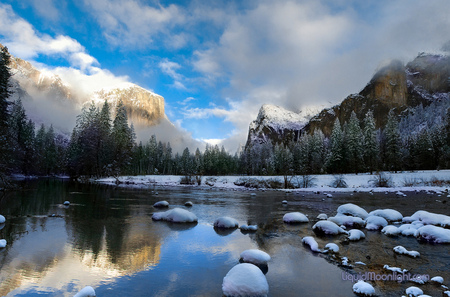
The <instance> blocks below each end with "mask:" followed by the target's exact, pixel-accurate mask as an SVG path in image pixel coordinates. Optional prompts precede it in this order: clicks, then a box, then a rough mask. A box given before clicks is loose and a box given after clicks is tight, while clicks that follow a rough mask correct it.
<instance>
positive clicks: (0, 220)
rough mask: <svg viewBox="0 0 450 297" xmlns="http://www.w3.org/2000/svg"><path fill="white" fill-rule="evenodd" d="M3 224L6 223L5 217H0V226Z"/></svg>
mask: <svg viewBox="0 0 450 297" xmlns="http://www.w3.org/2000/svg"><path fill="white" fill-rule="evenodd" d="M4 222H6V219H5V217H4V216H2V215H0V224H3V223H4Z"/></svg>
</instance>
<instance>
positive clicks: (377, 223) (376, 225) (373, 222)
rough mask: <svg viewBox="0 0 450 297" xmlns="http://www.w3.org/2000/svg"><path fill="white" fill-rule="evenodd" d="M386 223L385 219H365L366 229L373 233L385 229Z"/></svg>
mask: <svg viewBox="0 0 450 297" xmlns="http://www.w3.org/2000/svg"><path fill="white" fill-rule="evenodd" d="M387 224H388V222H387V221H386V219H385V218H382V217H379V216H369V217H367V219H366V229H367V230H371V231H375V230H379V229H381V228H384V227H386V226H387Z"/></svg>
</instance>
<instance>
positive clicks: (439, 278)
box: [430, 276, 444, 285]
mask: <svg viewBox="0 0 450 297" xmlns="http://www.w3.org/2000/svg"><path fill="white" fill-rule="evenodd" d="M430 281H432V282H435V283H438V284H441V285H442V284H443V283H444V278H443V277H442V276H435V277H432V278H431V279H430Z"/></svg>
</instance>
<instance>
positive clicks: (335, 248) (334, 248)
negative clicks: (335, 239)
mask: <svg viewBox="0 0 450 297" xmlns="http://www.w3.org/2000/svg"><path fill="white" fill-rule="evenodd" d="M324 249H325V250H326V251H329V252H333V253H339V246H338V245H337V244H335V243H332V242H330V243H327V244H326V245H325V248H324Z"/></svg>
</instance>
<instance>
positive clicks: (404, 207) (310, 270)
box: [0, 180, 450, 297]
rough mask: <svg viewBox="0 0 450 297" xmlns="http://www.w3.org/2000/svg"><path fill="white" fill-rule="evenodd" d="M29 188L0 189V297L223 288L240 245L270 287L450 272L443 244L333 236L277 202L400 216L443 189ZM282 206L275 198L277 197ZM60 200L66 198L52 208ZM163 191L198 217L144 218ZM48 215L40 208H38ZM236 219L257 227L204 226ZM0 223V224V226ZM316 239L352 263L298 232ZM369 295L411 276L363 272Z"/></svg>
mask: <svg viewBox="0 0 450 297" xmlns="http://www.w3.org/2000/svg"><path fill="white" fill-rule="evenodd" d="M28 186H29V189H28V190H24V191H18V192H13V193H7V194H5V195H3V196H0V199H1V200H0V214H3V215H5V216H6V218H7V222H6V224H5V225H4V226H3V228H2V229H1V230H0V238H4V239H6V240H7V241H8V245H7V247H6V248H5V249H2V250H0V296H73V295H74V294H75V293H76V292H78V290H80V289H81V288H83V287H84V286H87V285H90V286H92V287H94V289H95V291H96V293H97V296H100V297H104V296H222V289H221V287H222V280H223V277H224V276H225V275H226V274H227V272H228V271H229V270H230V269H231V268H232V267H233V266H234V265H236V264H238V263H239V255H240V253H241V252H242V251H244V250H246V249H250V248H258V249H261V250H263V251H266V252H267V253H269V254H270V255H271V257H272V260H271V262H269V271H268V273H267V274H266V277H267V281H268V283H269V290H270V296H354V294H353V293H352V285H353V283H352V282H350V281H348V280H343V279H342V278H343V273H346V272H348V273H358V272H362V273H364V272H366V271H373V272H377V273H386V271H383V269H382V266H383V265H384V264H388V265H390V266H397V267H401V268H407V269H409V270H410V271H411V272H412V273H420V274H429V275H430V276H431V277H432V276H436V275H440V276H443V277H444V279H445V281H446V283H447V285H448V281H449V280H450V273H449V271H450V254H449V246H448V245H431V244H422V243H419V242H418V241H417V240H416V239H414V238H410V237H395V238H391V237H387V236H384V235H382V234H380V233H379V232H368V231H366V230H364V232H365V233H366V239H365V240H362V241H359V242H352V243H350V244H347V243H346V242H345V241H344V239H345V236H341V237H317V236H315V235H314V233H313V232H312V231H311V226H312V225H313V224H314V222H311V223H308V224H303V225H297V226H292V225H285V224H284V223H283V222H282V217H283V215H284V214H285V213H286V212H290V211H301V212H303V213H305V214H307V215H309V217H310V218H315V217H316V216H317V215H318V214H319V213H327V214H328V215H334V214H335V213H336V209H337V207H338V206H339V205H340V204H343V203H347V202H353V203H356V204H358V205H360V206H362V207H364V208H365V209H366V210H367V211H371V210H374V209H377V208H394V209H397V210H399V211H400V212H401V213H402V214H403V215H405V216H406V215H411V214H412V213H414V212H415V211H416V210H419V209H424V210H428V211H432V212H437V213H443V214H447V215H448V214H449V213H450V207H449V205H450V203H443V202H442V201H445V200H446V199H447V200H448V198H443V197H445V196H443V197H438V196H437V195H436V194H423V193H422V194H415V193H408V196H407V197H396V196H395V194H387V195H386V194H375V195H371V194H368V193H354V194H353V193H351V194H350V193H347V194H333V198H325V196H324V195H323V193H321V194H314V193H303V194H302V193H290V194H286V193H284V192H278V191H267V192H260V191H259V192H256V193H257V195H256V196H252V195H250V193H251V192H249V191H223V190H214V189H210V190H208V189H202V190H198V189H195V188H170V189H169V188H147V189H126V188H117V187H112V186H104V185H82V184H72V183H69V182H64V181H60V180H40V181H34V182H30V183H29V184H28ZM285 199H286V200H288V201H289V204H288V205H282V204H281V201H282V200H285ZM65 200H69V201H70V202H71V204H70V206H68V207H66V206H63V204H62V203H63V202H64V201H65ZM160 200H167V201H168V202H169V203H170V205H171V206H170V207H171V208H172V207H183V208H184V203H185V202H186V201H192V202H193V203H194V206H193V207H192V208H190V211H192V212H193V213H195V214H196V215H197V217H198V218H199V222H198V224H196V225H179V224H169V223H165V222H154V221H152V219H151V216H152V214H153V213H154V212H157V211H159V210H156V209H154V208H153V206H152V205H153V204H154V203H155V202H157V201H160ZM53 214H54V215H55V216H54V217H49V215H50V216H51V215H53ZM225 215H227V216H232V217H234V218H236V219H237V220H238V221H239V223H240V224H258V226H259V230H258V232H256V233H251V234H243V233H241V232H240V231H239V230H235V231H234V232H227V233H217V232H216V231H215V230H214V228H213V227H212V224H213V222H214V220H215V219H216V218H218V217H220V216H225ZM0 228H1V227H0ZM307 235H313V236H315V237H316V239H317V241H318V243H319V247H321V248H323V246H324V245H325V244H326V243H328V242H335V243H337V244H338V245H339V247H340V256H347V257H348V258H349V259H350V261H351V262H353V263H354V262H356V261H363V262H364V263H366V264H367V265H365V266H363V265H354V268H353V269H348V268H343V267H339V266H338V265H337V263H335V262H334V261H333V260H331V259H329V258H327V256H325V255H322V254H315V253H312V252H311V251H309V250H308V249H307V248H306V247H304V246H303V245H302V243H301V238H302V237H303V236H307ZM397 245H403V246H405V247H406V248H407V249H408V250H416V251H419V252H420V253H421V257H420V258H418V259H412V258H409V257H406V256H398V255H397V256H396V255H394V254H393V252H392V248H393V247H394V246H397ZM372 284H374V286H375V288H376V290H377V293H378V294H379V295H380V296H399V295H401V294H404V291H405V289H406V288H407V287H409V286H412V285H415V284H414V283H411V282H403V283H397V282H382V281H379V282H374V283H372ZM421 288H422V289H423V290H424V292H425V293H426V294H429V295H432V296H441V295H442V291H443V290H442V289H441V288H440V287H439V286H436V285H432V284H426V285H424V286H421Z"/></svg>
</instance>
